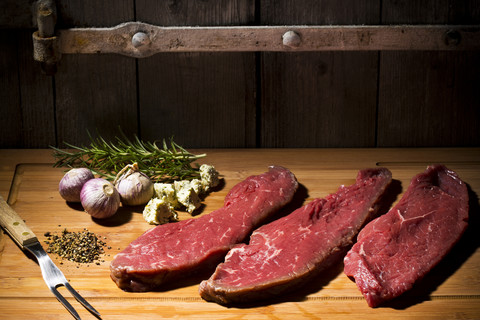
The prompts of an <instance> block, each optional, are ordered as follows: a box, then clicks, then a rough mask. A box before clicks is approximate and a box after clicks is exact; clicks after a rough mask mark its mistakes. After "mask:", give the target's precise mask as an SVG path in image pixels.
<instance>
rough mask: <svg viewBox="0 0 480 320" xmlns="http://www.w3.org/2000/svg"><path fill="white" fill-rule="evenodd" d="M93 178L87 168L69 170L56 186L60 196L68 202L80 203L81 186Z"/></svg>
mask: <svg viewBox="0 0 480 320" xmlns="http://www.w3.org/2000/svg"><path fill="white" fill-rule="evenodd" d="M94 178H95V177H94V175H93V173H92V171H90V170H89V169H87V168H74V169H71V170H69V171H68V172H67V173H65V175H64V176H63V178H62V179H61V180H60V183H59V184H58V191H59V193H60V196H61V197H62V198H63V199H64V200H66V201H68V202H80V192H81V191H82V187H83V185H84V184H85V182H87V181H88V180H91V179H94Z"/></svg>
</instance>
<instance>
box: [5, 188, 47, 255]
mask: <svg viewBox="0 0 480 320" xmlns="http://www.w3.org/2000/svg"><path fill="white" fill-rule="evenodd" d="M0 225H1V226H2V227H3V228H4V229H5V231H7V232H8V234H9V235H10V236H11V237H12V238H13V240H15V242H17V243H18V244H19V245H20V247H21V248H22V249H23V248H24V247H25V246H26V245H28V244H30V243H33V242H36V241H38V239H37V236H36V235H35V234H34V233H33V231H32V230H30V228H29V227H28V226H27V225H26V224H25V222H24V221H23V219H22V218H21V217H20V216H19V215H18V214H17V213H16V212H15V210H13V209H12V207H10V206H9V205H8V203H7V202H6V201H5V200H4V199H3V197H2V196H0Z"/></svg>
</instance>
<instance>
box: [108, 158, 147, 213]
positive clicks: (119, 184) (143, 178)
mask: <svg viewBox="0 0 480 320" xmlns="http://www.w3.org/2000/svg"><path fill="white" fill-rule="evenodd" d="M125 171H126V172H125ZM113 183H114V185H115V187H116V188H117V190H118V193H119V194H120V199H121V202H122V204H124V205H128V206H139V205H143V204H146V203H147V202H148V201H149V200H150V199H152V197H153V194H154V189H153V183H152V181H151V180H150V178H149V177H148V176H147V175H146V174H144V173H143V172H140V171H139V169H138V164H137V163H134V164H133V165H128V166H126V167H125V168H123V169H122V170H121V171H120V172H119V173H118V175H117V177H116V178H115V181H114V182H113Z"/></svg>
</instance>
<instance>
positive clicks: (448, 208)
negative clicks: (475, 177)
mask: <svg viewBox="0 0 480 320" xmlns="http://www.w3.org/2000/svg"><path fill="white" fill-rule="evenodd" d="M467 221H468V191H467V187H466V185H465V183H464V182H462V180H460V178H459V177H458V175H457V174H456V173H455V172H453V171H451V170H449V169H447V168H446V167H445V166H443V165H434V166H429V167H428V168H427V169H426V171H425V172H424V173H421V174H419V175H417V176H415V177H413V179H412V180H411V183H410V185H409V187H408V189H407V190H406V191H405V193H404V195H403V196H402V198H401V199H400V200H399V202H398V203H397V204H396V205H395V206H394V207H393V208H392V209H391V210H390V211H389V212H388V213H387V214H385V215H383V216H381V217H379V218H377V219H376V220H373V221H372V222H370V223H369V224H368V225H367V226H365V228H364V229H363V230H362V231H361V232H360V234H359V235H358V242H357V243H356V244H355V245H354V246H353V247H352V249H351V250H350V251H349V252H348V254H347V255H346V257H345V259H344V263H345V269H344V272H345V274H346V275H347V276H350V277H353V278H354V279H355V282H356V284H357V286H358V288H359V289H360V291H361V292H362V294H363V296H364V297H365V299H366V300H367V303H368V305H369V306H370V307H376V306H378V305H380V304H381V303H382V302H384V301H387V300H390V299H392V298H394V297H397V296H399V295H401V294H402V293H404V292H405V291H407V290H409V289H411V288H412V286H413V284H414V283H415V282H416V281H417V280H419V279H421V278H422V277H423V276H424V275H425V274H427V273H428V272H429V271H430V270H431V269H432V268H433V267H434V266H435V265H437V264H438V262H439V261H440V260H441V259H442V258H443V257H444V256H445V255H446V254H447V253H448V251H449V250H450V249H451V248H452V246H453V245H454V244H455V243H456V242H457V241H458V240H459V239H460V237H461V235H462V234H463V232H464V231H465V229H466V227H467Z"/></svg>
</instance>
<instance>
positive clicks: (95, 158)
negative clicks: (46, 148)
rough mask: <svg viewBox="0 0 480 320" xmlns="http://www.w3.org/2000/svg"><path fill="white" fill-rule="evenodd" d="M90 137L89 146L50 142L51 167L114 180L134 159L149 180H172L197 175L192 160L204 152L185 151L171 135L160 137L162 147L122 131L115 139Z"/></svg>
mask: <svg viewBox="0 0 480 320" xmlns="http://www.w3.org/2000/svg"><path fill="white" fill-rule="evenodd" d="M89 137H90V141H91V142H90V145H89V146H88V147H79V146H75V145H72V144H69V143H65V145H66V146H67V148H68V149H71V150H68V149H66V150H64V149H60V148H56V147H53V146H51V147H50V148H52V149H53V156H54V157H55V159H56V162H55V163H54V167H68V168H77V167H84V168H88V169H90V170H92V171H93V173H95V174H97V175H99V176H102V177H104V178H106V179H108V180H113V179H115V176H116V175H117V173H118V172H119V171H120V170H121V169H122V168H123V167H125V166H126V165H128V164H132V163H134V162H137V164H138V167H139V170H140V171H141V172H143V173H145V174H146V175H147V176H148V177H150V179H152V181H156V182H168V181H170V182H171V181H173V180H183V179H187V180H188V179H193V178H198V177H199V169H198V166H194V165H192V164H193V162H195V161H196V160H198V159H200V158H203V157H205V156H206V154H199V155H195V154H192V153H190V152H188V151H187V150H186V149H184V148H183V147H181V146H180V145H178V144H177V143H175V142H174V141H173V138H170V141H169V143H167V142H166V141H165V139H163V141H162V147H158V145H157V143H156V142H153V143H152V142H144V141H142V140H140V139H139V138H138V137H137V136H136V135H135V138H134V140H133V141H132V140H130V139H128V138H127V137H126V136H125V135H124V134H123V133H122V135H121V137H116V140H115V143H113V142H107V141H106V140H105V139H103V138H102V137H98V138H93V137H92V136H91V135H90V134H89Z"/></svg>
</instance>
